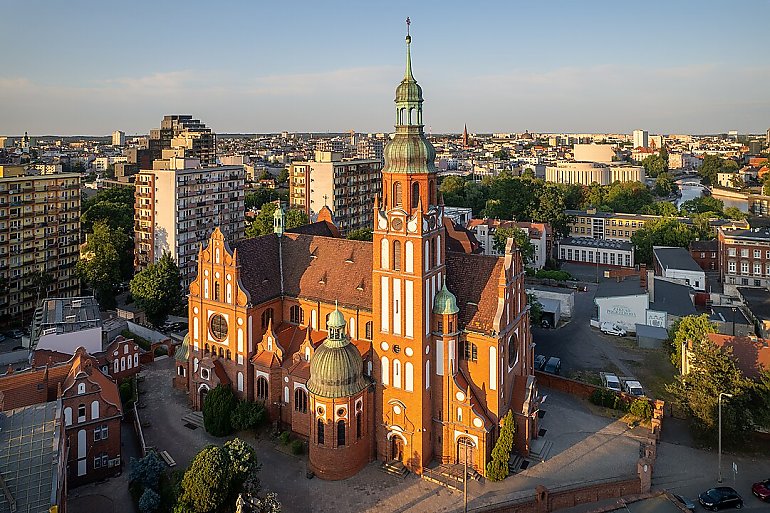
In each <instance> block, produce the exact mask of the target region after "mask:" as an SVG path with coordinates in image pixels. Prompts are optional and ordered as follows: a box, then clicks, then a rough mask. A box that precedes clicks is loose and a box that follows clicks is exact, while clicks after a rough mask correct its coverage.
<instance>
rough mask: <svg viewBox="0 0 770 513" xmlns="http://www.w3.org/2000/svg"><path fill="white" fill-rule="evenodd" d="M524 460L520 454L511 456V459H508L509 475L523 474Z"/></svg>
mask: <svg viewBox="0 0 770 513" xmlns="http://www.w3.org/2000/svg"><path fill="white" fill-rule="evenodd" d="M524 461H525V460H524V458H523V457H521V456H520V455H518V454H513V453H512V454H511V457H510V458H509V459H508V473H509V474H518V473H519V472H521V465H522V463H524Z"/></svg>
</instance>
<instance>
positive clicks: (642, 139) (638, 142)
mask: <svg viewBox="0 0 770 513" xmlns="http://www.w3.org/2000/svg"><path fill="white" fill-rule="evenodd" d="M633 139H634V146H633V147H634V148H647V147H649V145H650V133H649V132H648V131H647V130H634V133H633Z"/></svg>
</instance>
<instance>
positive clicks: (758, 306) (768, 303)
mask: <svg viewBox="0 0 770 513" xmlns="http://www.w3.org/2000/svg"><path fill="white" fill-rule="evenodd" d="M736 289H737V291H738V295H739V296H740V297H741V298H742V299H743V302H744V303H746V306H748V307H749V310H751V313H752V315H754V317H756V318H757V319H760V320H766V319H770V291H768V290H767V289H760V288H754V287H736Z"/></svg>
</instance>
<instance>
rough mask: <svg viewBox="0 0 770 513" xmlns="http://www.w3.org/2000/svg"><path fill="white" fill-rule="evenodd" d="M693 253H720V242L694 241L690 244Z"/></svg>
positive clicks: (714, 240)
mask: <svg viewBox="0 0 770 513" xmlns="http://www.w3.org/2000/svg"><path fill="white" fill-rule="evenodd" d="M690 250H691V251H718V250H719V241H718V240H716V239H712V240H694V241H692V242H691V243H690Z"/></svg>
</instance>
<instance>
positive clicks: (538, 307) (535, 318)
mask: <svg viewBox="0 0 770 513" xmlns="http://www.w3.org/2000/svg"><path fill="white" fill-rule="evenodd" d="M527 304H528V305H529V306H530V310H529V318H530V319H531V321H532V324H533V325H534V326H540V322H541V321H542V320H543V305H542V304H541V303H540V301H538V299H537V296H536V295H534V294H532V293H527Z"/></svg>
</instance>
